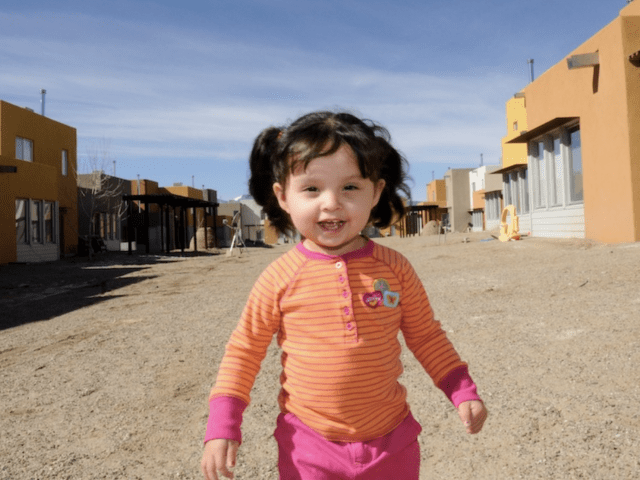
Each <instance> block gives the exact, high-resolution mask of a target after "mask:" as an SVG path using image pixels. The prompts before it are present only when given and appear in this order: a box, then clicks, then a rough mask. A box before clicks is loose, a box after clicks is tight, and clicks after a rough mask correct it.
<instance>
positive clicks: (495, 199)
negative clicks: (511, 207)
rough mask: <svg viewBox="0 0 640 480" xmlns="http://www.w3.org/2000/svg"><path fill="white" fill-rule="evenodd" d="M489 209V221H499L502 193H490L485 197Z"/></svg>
mask: <svg viewBox="0 0 640 480" xmlns="http://www.w3.org/2000/svg"><path fill="white" fill-rule="evenodd" d="M485 201H486V207H487V220H498V219H500V215H501V214H502V212H501V211H500V192H489V193H487V195H486V197H485Z"/></svg>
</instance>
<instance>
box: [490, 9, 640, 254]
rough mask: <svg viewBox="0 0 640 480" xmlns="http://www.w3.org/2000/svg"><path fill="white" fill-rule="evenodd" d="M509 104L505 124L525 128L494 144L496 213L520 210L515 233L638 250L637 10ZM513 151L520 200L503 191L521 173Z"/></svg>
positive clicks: (639, 93) (639, 11) (513, 193)
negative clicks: (499, 175) (500, 204)
mask: <svg viewBox="0 0 640 480" xmlns="http://www.w3.org/2000/svg"><path fill="white" fill-rule="evenodd" d="M517 95H518V98H515V99H512V100H510V102H509V103H507V116H508V118H509V108H510V107H513V111H514V112H515V114H514V116H513V118H516V119H517V122H518V125H519V126H520V125H521V124H522V123H521V122H522V121H523V120H524V121H525V122H526V128H525V129H522V128H518V132H517V134H516V132H515V131H510V133H509V134H508V136H507V137H505V139H503V162H505V163H503V169H502V170H503V174H504V177H503V178H505V187H504V188H505V204H515V203H516V202H520V204H521V206H522V209H521V210H520V212H519V213H518V214H519V216H520V229H521V231H522V230H525V231H527V230H528V231H530V232H531V234H532V235H534V236H548V237H577V238H588V239H593V240H597V241H602V242H608V243H621V242H637V241H640V2H637V1H634V2H631V3H629V4H628V5H627V6H626V7H625V8H623V9H622V10H621V11H620V15H619V16H618V17H617V18H616V19H615V20H613V21H612V22H611V23H610V24H609V25H607V26H605V27H604V28H603V29H602V30H600V31H599V32H598V33H596V34H595V35H594V36H593V37H591V38H590V39H588V40H587V41H586V42H584V43H583V44H582V45H580V46H579V47H578V48H577V49H576V50H574V51H573V52H571V53H570V54H569V55H568V56H567V58H566V59H565V60H563V61H562V62H560V63H558V64H556V65H554V66H553V67H552V68H550V69H549V70H547V71H546V72H545V73H544V74H542V75H541V76H540V77H539V78H537V79H536V80H535V81H533V82H531V83H530V84H529V85H527V86H526V87H525V88H524V89H523V90H522V91H521V92H519V94H517ZM516 101H518V102H522V106H523V108H524V111H517V108H518V105H517V103H516ZM525 111H526V112H525ZM508 123H509V121H508ZM508 128H509V125H508ZM518 147H520V148H523V149H526V176H525V179H526V183H525V184H524V187H526V188H527V189H528V190H525V189H520V190H515V189H512V188H510V183H511V182H510V180H513V177H512V176H509V175H510V174H511V173H513V171H506V172H505V169H506V170H508V169H509V167H510V166H511V165H518V164H521V163H522V160H521V155H522V154H523V152H524V151H525V150H522V151H518V150H517V148H518ZM510 162H511V163H510ZM517 168H518V167H514V169H517ZM523 225H524V228H523Z"/></svg>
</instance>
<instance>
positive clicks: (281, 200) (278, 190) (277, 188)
mask: <svg viewBox="0 0 640 480" xmlns="http://www.w3.org/2000/svg"><path fill="white" fill-rule="evenodd" d="M273 193H274V194H275V196H276V198H277V199H278V204H279V205H280V208H281V209H283V210H284V211H285V212H287V213H289V206H288V204H287V198H286V197H285V194H284V187H283V186H282V184H280V183H279V182H276V183H274V184H273Z"/></svg>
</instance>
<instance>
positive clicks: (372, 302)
mask: <svg viewBox="0 0 640 480" xmlns="http://www.w3.org/2000/svg"><path fill="white" fill-rule="evenodd" d="M362 300H364V303H365V304H367V305H368V306H370V307H371V308H376V307H379V306H381V305H383V304H384V300H383V298H382V292H370V293H365V294H364V295H362Z"/></svg>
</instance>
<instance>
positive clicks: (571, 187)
mask: <svg viewBox="0 0 640 480" xmlns="http://www.w3.org/2000/svg"><path fill="white" fill-rule="evenodd" d="M575 132H578V139H579V140H580V146H579V148H578V149H577V151H578V152H579V157H580V176H581V179H580V196H579V198H578V197H577V196H576V191H575V182H574V179H575V177H576V171H575V169H574V152H575V151H576V149H574V148H573V137H572V135H573V134H574V133H575ZM566 135H567V184H568V186H567V191H568V193H569V195H568V199H567V200H568V203H569V204H577V203H578V204H579V203H584V174H583V163H582V133H581V132H580V125H573V126H572V127H569V128H567V131H566Z"/></svg>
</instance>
